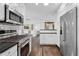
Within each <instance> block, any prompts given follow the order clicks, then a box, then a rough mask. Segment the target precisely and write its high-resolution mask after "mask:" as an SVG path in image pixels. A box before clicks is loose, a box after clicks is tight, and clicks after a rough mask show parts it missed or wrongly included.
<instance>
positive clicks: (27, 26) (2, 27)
mask: <svg viewBox="0 0 79 59" xmlns="http://www.w3.org/2000/svg"><path fill="white" fill-rule="evenodd" d="M78 11H79V4H74V3H49V4H44V3H37V4H36V3H0V56H78V55H79V53H78V52H79V51H78V49H79V48H78V41H77V39H78V34H79V33H77V31H78V30H77V29H78V28H79V27H77V24H78V23H77V21H78V19H79V18H78V17H77V16H79V13H77V12H78ZM72 17H73V18H72ZM68 19H69V20H68ZM72 19H73V21H72ZM78 22H79V21H78ZM65 23H67V24H65ZM68 26H69V27H71V28H69V27H68ZM71 29H73V31H71ZM66 31H67V32H66ZM78 32H79V31H78ZM71 34H74V35H71ZM67 35H68V36H67ZM69 35H71V36H69ZM70 37H71V38H72V40H71V39H70ZM65 42H66V43H65ZM70 43H71V44H70ZM67 44H68V45H67ZM72 45H73V46H72ZM70 47H71V48H70ZM45 49H48V50H45ZM56 49H57V50H56ZM70 50H71V51H70ZM51 51H52V52H51ZM77 51H78V52H77ZM46 52H47V53H46Z"/></svg>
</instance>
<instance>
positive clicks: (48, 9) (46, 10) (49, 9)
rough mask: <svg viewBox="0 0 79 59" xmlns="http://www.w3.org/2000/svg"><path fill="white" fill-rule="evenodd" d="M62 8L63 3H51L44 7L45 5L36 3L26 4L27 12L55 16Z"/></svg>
mask: <svg viewBox="0 0 79 59" xmlns="http://www.w3.org/2000/svg"><path fill="white" fill-rule="evenodd" d="M60 6H61V3H49V4H48V5H44V3H39V4H38V5H36V4H35V3H25V7H26V10H30V11H32V12H35V13H39V14H55V13H56V12H57V10H58V9H59V8H60Z"/></svg>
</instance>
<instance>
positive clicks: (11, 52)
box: [0, 45, 17, 56]
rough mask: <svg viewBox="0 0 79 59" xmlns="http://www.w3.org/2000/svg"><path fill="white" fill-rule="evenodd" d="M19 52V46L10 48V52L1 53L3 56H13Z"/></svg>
mask: <svg viewBox="0 0 79 59" xmlns="http://www.w3.org/2000/svg"><path fill="white" fill-rule="evenodd" d="M15 51H16V52H17V45H15V46H13V47H11V48H9V49H8V50H6V51H5V52H3V53H1V54H0V55H1V56H10V55H11V54H13V53H14V52H15Z"/></svg>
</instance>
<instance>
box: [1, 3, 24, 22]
mask: <svg viewBox="0 0 79 59" xmlns="http://www.w3.org/2000/svg"><path fill="white" fill-rule="evenodd" d="M0 21H2V22H9V23H15V24H22V23H23V15H22V14H20V13H19V12H18V11H16V10H13V9H11V8H10V7H9V5H7V4H2V3H0Z"/></svg>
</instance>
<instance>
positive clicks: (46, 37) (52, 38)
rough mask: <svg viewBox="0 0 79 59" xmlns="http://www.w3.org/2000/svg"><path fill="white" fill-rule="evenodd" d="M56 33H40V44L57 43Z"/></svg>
mask: <svg viewBox="0 0 79 59" xmlns="http://www.w3.org/2000/svg"><path fill="white" fill-rule="evenodd" d="M57 43H58V41H57V35H56V34H40V44H57Z"/></svg>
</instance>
